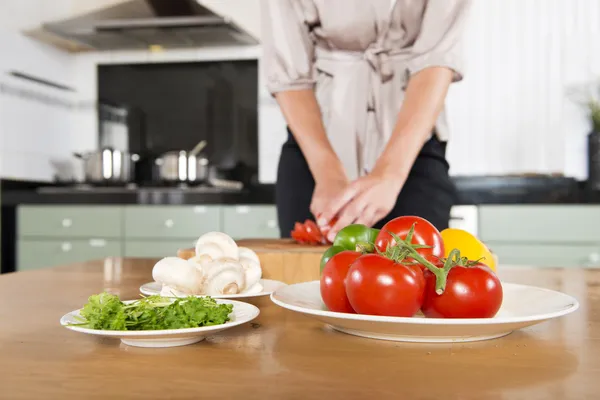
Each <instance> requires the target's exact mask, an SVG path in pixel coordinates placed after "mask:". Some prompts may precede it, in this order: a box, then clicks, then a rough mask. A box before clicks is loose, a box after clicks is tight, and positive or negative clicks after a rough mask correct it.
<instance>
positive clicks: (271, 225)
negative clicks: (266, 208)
mask: <svg viewBox="0 0 600 400" xmlns="http://www.w3.org/2000/svg"><path fill="white" fill-rule="evenodd" d="M267 227H268V228H271V229H275V228H277V221H275V220H274V219H270V220H268V221H267Z"/></svg>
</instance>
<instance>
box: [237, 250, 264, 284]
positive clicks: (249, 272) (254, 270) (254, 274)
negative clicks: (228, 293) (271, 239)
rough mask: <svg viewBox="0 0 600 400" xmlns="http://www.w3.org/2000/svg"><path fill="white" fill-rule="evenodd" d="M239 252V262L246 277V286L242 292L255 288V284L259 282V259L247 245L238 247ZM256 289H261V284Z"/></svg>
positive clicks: (260, 271)
mask: <svg viewBox="0 0 600 400" xmlns="http://www.w3.org/2000/svg"><path fill="white" fill-rule="evenodd" d="M239 252H240V264H242V267H243V268H244V275H245V277H246V287H245V288H244V293H246V292H248V291H249V290H250V289H252V290H256V289H257V287H255V286H256V285H257V284H259V281H260V278H262V268H261V267H260V259H259V258H258V255H257V254H256V253H255V252H254V251H253V250H251V249H249V248H247V247H240V248H239ZM258 291H259V292H260V291H262V286H261V287H260V290H258Z"/></svg>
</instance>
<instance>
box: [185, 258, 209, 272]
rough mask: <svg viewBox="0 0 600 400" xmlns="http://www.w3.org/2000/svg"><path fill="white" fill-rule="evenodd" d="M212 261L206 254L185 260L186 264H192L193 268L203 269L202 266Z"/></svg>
mask: <svg viewBox="0 0 600 400" xmlns="http://www.w3.org/2000/svg"><path fill="white" fill-rule="evenodd" d="M211 261H213V259H212V257H211V256H209V255H208V254H202V255H200V256H194V257H192V258H190V259H189V260H187V262H188V263H190V264H192V265H193V266H194V267H195V268H199V269H203V268H204V265H206V264H208V263H210V262H211Z"/></svg>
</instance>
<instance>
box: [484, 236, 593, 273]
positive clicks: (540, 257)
mask: <svg viewBox="0 0 600 400" xmlns="http://www.w3.org/2000/svg"><path fill="white" fill-rule="evenodd" d="M486 244H487V245H488V246H489V248H490V249H492V251H493V252H494V253H495V254H496V255H497V256H498V262H499V263H500V264H501V265H502V264H504V265H532V266H536V267H582V268H590V267H600V243H599V244H598V245H595V246H594V245H558V244H531V243H497V242H486Z"/></svg>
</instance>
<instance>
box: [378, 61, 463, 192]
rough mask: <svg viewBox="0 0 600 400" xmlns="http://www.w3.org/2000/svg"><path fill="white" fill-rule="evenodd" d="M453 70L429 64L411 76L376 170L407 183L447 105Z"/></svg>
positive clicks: (391, 179)
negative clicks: (445, 102)
mask: <svg viewBox="0 0 600 400" xmlns="http://www.w3.org/2000/svg"><path fill="white" fill-rule="evenodd" d="M451 82H452V71H451V70H450V69H448V68H445V67H431V68H426V69H424V70H422V71H420V72H418V73H417V74H415V75H414V76H412V77H411V79H410V81H409V83H408V87H407V88H406V93H405V96H404V102H403V104H402V107H401V108H400V112H399V113H398V119H397V122H396V125H395V127H394V131H393V133H392V136H391V138H390V140H389V142H388V144H387V146H386V148H385V150H384V151H383V153H382V154H381V156H380V157H379V159H378V160H377V164H376V165H375V168H374V169H373V171H372V173H373V174H377V175H380V176H383V177H385V178H386V179H389V180H390V182H395V183H396V184H397V186H398V190H400V188H401V187H402V185H404V182H405V181H406V178H407V177H408V174H409V172H410V169H411V168H412V165H413V164H414V162H415V160H416V158H417V155H418V154H419V152H420V151H421V148H422V147H423V145H424V144H425V142H426V141H427V139H428V138H429V137H430V135H431V132H432V129H433V127H434V125H435V122H436V120H437V118H438V115H439V113H440V111H441V110H442V107H443V105H444V100H445V98H446V94H447V92H448V87H449V86H450V83H451Z"/></svg>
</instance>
